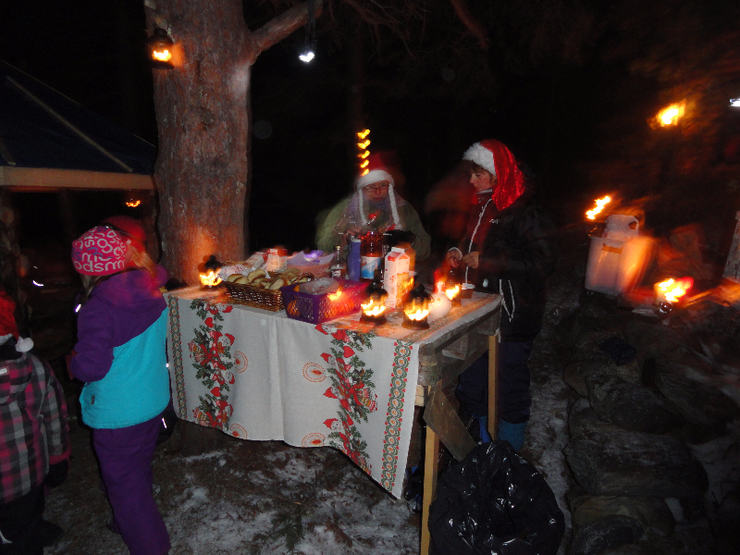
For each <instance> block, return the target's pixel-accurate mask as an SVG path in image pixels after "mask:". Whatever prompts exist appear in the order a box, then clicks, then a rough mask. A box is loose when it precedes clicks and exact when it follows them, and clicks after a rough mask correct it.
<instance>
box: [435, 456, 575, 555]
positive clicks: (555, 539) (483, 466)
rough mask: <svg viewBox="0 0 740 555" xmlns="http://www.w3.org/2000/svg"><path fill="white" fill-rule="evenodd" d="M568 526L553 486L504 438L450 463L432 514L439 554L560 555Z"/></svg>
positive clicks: (443, 477) (440, 482) (438, 490)
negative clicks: (562, 540) (563, 537)
mask: <svg viewBox="0 0 740 555" xmlns="http://www.w3.org/2000/svg"><path fill="white" fill-rule="evenodd" d="M564 529H565V522H564V519H563V513H562V511H561V510H560V508H559V507H558V504H557V501H556V500H555V495H554V494H553V493H552V490H551V489H550V486H548V485H547V482H545V479H544V478H543V476H542V475H541V474H540V473H539V472H537V470H536V469H535V468H534V467H533V466H532V465H531V464H529V463H528V462H527V461H526V460H525V459H523V458H522V457H520V456H519V455H517V454H516V452H515V451H514V449H513V448H512V447H511V445H509V443H508V442H506V441H493V442H491V443H484V444H482V445H478V446H477V447H475V448H474V449H473V450H472V451H471V452H470V454H469V455H468V456H467V457H466V458H465V460H464V461H462V462H461V463H458V464H454V465H452V466H451V467H449V468H448V469H447V470H446V471H445V472H444V474H442V476H441V478H440V481H439V485H438V486H437V498H436V499H435V500H434V502H433V503H432V505H431V508H430V512H429V530H430V535H431V551H432V553H437V554H448V553H455V554H462V553H497V554H514V553H516V554H519V553H522V554H524V553H542V554H545V553H556V552H557V550H558V547H559V545H560V540H561V538H562V536H563V531H564Z"/></svg>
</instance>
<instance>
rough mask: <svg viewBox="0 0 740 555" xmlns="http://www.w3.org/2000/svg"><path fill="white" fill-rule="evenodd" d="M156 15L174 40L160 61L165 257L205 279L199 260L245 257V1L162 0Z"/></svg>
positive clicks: (181, 273) (184, 274) (157, 85)
mask: <svg viewBox="0 0 740 555" xmlns="http://www.w3.org/2000/svg"><path fill="white" fill-rule="evenodd" d="M148 17H149V18H150V21H152V20H153V23H159V24H160V25H161V24H166V25H167V26H168V30H169V32H170V34H171V36H172V38H173V40H174V41H175V56H174V63H175V67H174V68H173V69H170V70H166V69H156V70H154V106H155V112H156V116H157V130H158V144H159V152H158V156H157V162H156V165H155V172H154V177H155V181H156V184H157V190H158V194H159V206H160V213H159V222H158V228H159V233H160V237H161V241H162V263H163V264H164V266H165V267H166V268H167V269H168V270H169V272H170V274H171V275H172V276H173V277H175V278H177V279H180V280H182V281H184V282H186V283H189V284H195V283H198V269H197V266H198V265H199V264H200V263H202V262H203V261H204V259H205V258H207V257H208V256H209V255H210V254H215V255H216V256H217V258H218V259H219V260H222V261H225V260H240V259H242V258H243V256H244V254H245V253H244V234H243V226H244V203H245V198H246V195H247V133H248V128H247V94H248V90H249V76H250V67H251V61H252V59H253V56H252V55H250V52H249V47H248V42H247V28H246V25H245V24H244V17H243V15H242V3H241V1H240V0H219V1H218V2H213V1H211V0H166V1H162V0H160V1H159V2H157V8H156V15H155V14H148Z"/></svg>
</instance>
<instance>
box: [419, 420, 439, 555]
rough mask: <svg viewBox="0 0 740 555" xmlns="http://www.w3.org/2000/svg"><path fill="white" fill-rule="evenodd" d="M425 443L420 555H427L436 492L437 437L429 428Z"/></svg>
mask: <svg viewBox="0 0 740 555" xmlns="http://www.w3.org/2000/svg"><path fill="white" fill-rule="evenodd" d="M426 436H427V437H426V441H425V443H424V445H425V447H424V492H423V498H422V502H421V555H428V554H429V547H430V542H431V538H430V535H429V506H430V505H431V504H432V500H433V499H434V494H435V492H436V491H437V471H438V468H437V466H438V461H437V453H438V452H439V437H438V436H437V434H436V433H435V431H434V430H432V427H431V426H427V427H426Z"/></svg>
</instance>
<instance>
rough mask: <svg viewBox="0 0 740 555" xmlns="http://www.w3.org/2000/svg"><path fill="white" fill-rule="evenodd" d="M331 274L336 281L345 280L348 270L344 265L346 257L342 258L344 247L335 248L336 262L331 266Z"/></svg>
mask: <svg viewBox="0 0 740 555" xmlns="http://www.w3.org/2000/svg"><path fill="white" fill-rule="evenodd" d="M329 274H330V275H331V277H333V278H334V279H344V277H345V274H346V268H345V265H344V257H343V256H342V247H341V245H337V246H335V247H334V260H333V261H332V263H331V266H329Z"/></svg>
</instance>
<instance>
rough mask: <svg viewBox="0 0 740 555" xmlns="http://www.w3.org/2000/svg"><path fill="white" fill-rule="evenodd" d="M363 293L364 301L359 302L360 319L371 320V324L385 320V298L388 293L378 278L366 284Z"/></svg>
mask: <svg viewBox="0 0 740 555" xmlns="http://www.w3.org/2000/svg"><path fill="white" fill-rule="evenodd" d="M365 295H366V296H365V301H364V302H362V303H360V308H362V316H360V320H361V321H363V322H372V323H373V324H382V323H383V322H385V310H386V306H385V299H386V297H388V293H387V292H386V290H385V289H383V286H382V285H381V284H380V280H377V279H376V280H373V282H372V283H371V284H370V285H368V287H367V290H366V291H365Z"/></svg>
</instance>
